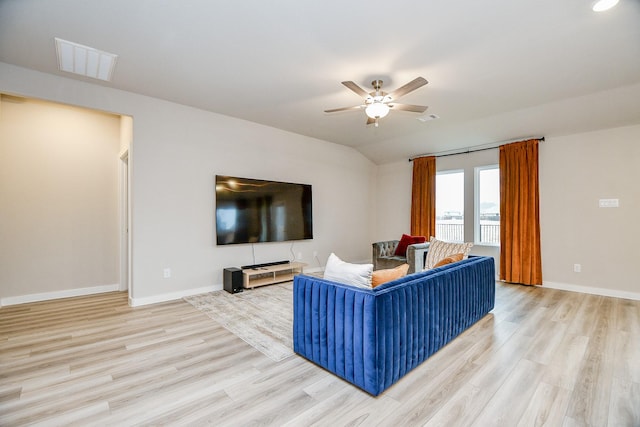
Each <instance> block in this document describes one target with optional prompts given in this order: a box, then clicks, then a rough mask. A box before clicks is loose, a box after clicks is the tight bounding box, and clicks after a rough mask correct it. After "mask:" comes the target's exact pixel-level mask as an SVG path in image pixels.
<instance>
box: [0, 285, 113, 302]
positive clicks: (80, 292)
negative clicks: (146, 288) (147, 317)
mask: <svg viewBox="0 0 640 427" xmlns="http://www.w3.org/2000/svg"><path fill="white" fill-rule="evenodd" d="M119 290H120V284H118V283H116V284H115V285H102V286H92V287H90V288H77V289H66V290H64V291H54V292H44V293H41V294H30V295H19V296H15V297H5V298H1V299H0V307H4V306H6V305H17V304H25V303H28V302H38V301H49V300H53V299H60V298H71V297H79V296H84V295H93V294H102V293H105V292H117V291H119Z"/></svg>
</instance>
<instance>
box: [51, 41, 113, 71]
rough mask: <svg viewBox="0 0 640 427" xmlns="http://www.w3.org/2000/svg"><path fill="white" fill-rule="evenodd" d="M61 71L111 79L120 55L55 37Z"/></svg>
mask: <svg viewBox="0 0 640 427" xmlns="http://www.w3.org/2000/svg"><path fill="white" fill-rule="evenodd" d="M55 41H56V53H57V55H58V67H59V68H60V70H61V71H66V72H68V73H74V74H79V75H81V76H85V77H91V78H93V79H99V80H105V81H110V80H111V77H112V76H113V69H114V67H115V65H116V59H117V58H118V55H115V54H113V53H109V52H104V51H101V50H98V49H94V48H92V47H89V46H83V45H81V44H78V43H73V42H70V41H67V40H62V39H59V38H57V37H55Z"/></svg>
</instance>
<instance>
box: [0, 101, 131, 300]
mask: <svg viewBox="0 0 640 427" xmlns="http://www.w3.org/2000/svg"><path fill="white" fill-rule="evenodd" d="M0 102H1V107H2V115H1V116H0V200H1V206H2V210H1V212H2V213H1V215H0V260H2V263H1V265H2V267H1V268H0V284H2V286H0V301H6V300H7V298H9V300H10V301H11V300H12V298H13V299H15V298H16V297H24V296H26V295H37V294H45V297H46V295H50V294H52V293H53V294H55V292H57V291H60V290H65V291H71V290H74V289H75V290H77V289H84V288H99V289H103V290H105V289H111V290H115V289H117V288H118V282H119V260H118V254H119V247H118V229H119V220H118V163H117V155H118V149H119V144H120V140H119V139H120V118H119V117H118V116H115V115H112V114H105V113H100V112H96V111H90V110H87V109H83V108H75V107H70V106H66V105H60V104H53V103H49V102H43V101H36V100H27V99H24V98H14V97H8V96H2V98H1V100H0ZM27 300H28V299H27ZM17 302H21V300H20V298H17Z"/></svg>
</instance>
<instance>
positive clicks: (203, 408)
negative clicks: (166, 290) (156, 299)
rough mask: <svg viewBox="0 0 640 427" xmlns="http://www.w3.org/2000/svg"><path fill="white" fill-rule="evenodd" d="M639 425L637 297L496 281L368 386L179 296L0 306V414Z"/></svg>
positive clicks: (103, 420)
mask: <svg viewBox="0 0 640 427" xmlns="http://www.w3.org/2000/svg"><path fill="white" fill-rule="evenodd" d="M31 424H33V425H45V426H51V425H82V426H85V425H118V426H128V425H196V426H198V425H217V426H227V425H229V426H236V425H238V426H246V425H287V426H307V425H323V426H324V425H326V426H342V425H349V426H356V425H363V426H377V425H380V426H400V425H402V426H421V425H427V426H439V425H442V426H467V425H473V426H492V425H504V426H537V425H548V426H568V427H569V426H640V301H631V300H624V299H616V298H607V297H600V296H593V295H585V294H578V293H571V292H563V291H557V290H553V289H543V288H532V287H524V286H514V285H504V284H501V283H498V284H497V301H496V308H495V309H494V311H493V312H492V313H491V314H489V315H488V316H486V317H484V318H483V319H482V320H481V321H480V322H478V323H477V324H476V325H474V326H473V327H472V328H471V329H469V330H468V331H466V332H465V333H463V334H462V335H460V336H459V337H458V338H457V339H455V340H454V341H453V342H451V343H450V344H449V345H447V346H446V347H445V348H443V349H442V350H440V351H439V352H438V353H436V354H435V355H434V356H432V357H431V358H430V359H428V360H427V361H426V362H425V363H423V364H422V365H420V366H419V367H418V368H416V369H415V370H414V371H412V372H410V373H409V374H408V375H407V376H405V377H404V378H403V379H401V380H400V381H399V382H398V383H396V384H395V385H394V386H393V387H391V388H390V389H388V390H387V391H386V392H385V393H383V394H382V395H381V396H379V397H377V398H373V397H371V396H369V395H367V394H366V393H364V392H362V391H360V390H359V389H357V388H355V387H353V386H351V385H350V384H348V383H346V382H344V381H342V380H340V379H338V378H336V377H335V376H333V375H332V374H329V373H328V372H326V371H324V370H322V369H321V368H319V367H317V366H315V365H313V364H312V363H310V362H307V361H305V360H304V359H302V358H300V357H298V356H293V357H290V358H288V359H285V360H284V361H281V362H273V361H271V360H270V359H268V358H267V357H266V356H264V355H262V353H260V352H258V351H256V350H255V349H253V348H252V347H251V346H249V345H248V344H246V343H245V342H244V341H242V340H240V339H239V338H237V337H236V336H235V335H233V334H231V333H230V332H228V331H227V330H226V329H224V328H222V327H221V326H219V325H218V324H217V323H216V322H215V321H213V320H211V319H210V318H209V317H207V316H206V315H204V314H202V313H200V312H199V311H197V310H196V309H194V308H193V307H192V306H191V305H189V304H188V303H186V302H184V301H175V302H170V303H164V304H157V305H152V306H145V307H138V308H130V307H128V306H127V296H126V294H123V293H110V294H103V295H98V296H91V297H82V298H70V299H66V300H58V301H51V302H43V303H34V304H25V305H20V306H10V307H3V308H0V425H2V426H12V425H31Z"/></svg>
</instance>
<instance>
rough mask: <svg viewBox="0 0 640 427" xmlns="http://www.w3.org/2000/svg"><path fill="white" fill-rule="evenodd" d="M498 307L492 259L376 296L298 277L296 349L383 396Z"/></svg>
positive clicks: (388, 287) (382, 289) (386, 287)
mask: <svg viewBox="0 0 640 427" xmlns="http://www.w3.org/2000/svg"><path fill="white" fill-rule="evenodd" d="M494 303H495V266H494V261H493V258H491V257H476V256H471V257H469V258H468V259H466V260H463V261H460V262H457V263H453V264H448V265H445V266H442V267H438V268H434V269H432V270H428V271H423V272H418V273H413V274H410V275H407V276H405V277H403V278H400V279H397V280H394V281H392V282H388V283H385V284H383V285H380V286H378V287H376V288H374V289H364V288H358V287H354V286H349V285H343V284H340V283H336V282H331V281H328V280H324V279H321V278H317V277H311V276H306V275H298V276H296V277H295V278H294V282H293V349H294V351H295V352H296V353H297V354H299V355H301V356H303V357H305V358H306V359H308V360H310V361H312V362H314V363H316V364H317V365H319V366H321V367H323V368H325V369H326V370H328V371H330V372H332V373H334V374H335V375H337V376H339V377H341V378H343V379H345V380H347V381H349V382H350V383H352V384H354V385H356V386H358V387H360V388H361V389H363V390H365V391H366V392H368V393H370V394H372V395H374V396H377V395H379V394H380V393H382V392H383V391H384V390H385V389H387V388H388V387H390V386H391V385H392V384H394V383H395V382H397V381H398V380H399V379H400V378H402V377H403V376H404V375H406V374H407V373H408V372H409V371H411V370H412V369H413V368H415V367H416V366H418V365H419V364H420V363H422V362H423V361H424V360H426V359H427V358H428V357H429V356H431V355H432V354H433V353H435V352H436V351H438V350H439V349H440V348H442V347H443V346H444V345H446V344H447V343H448V342H449V341H451V340H452V339H453V338H455V337H456V336H458V335H459V334H460V333H461V332H463V331H464V330H465V329H467V328H468V327H470V326H471V325H473V324H474V323H475V322H477V321H478V320H480V319H481V318H482V317H484V316H485V315H486V314H487V313H488V312H489V311H491V310H492V309H493V306H494Z"/></svg>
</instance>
